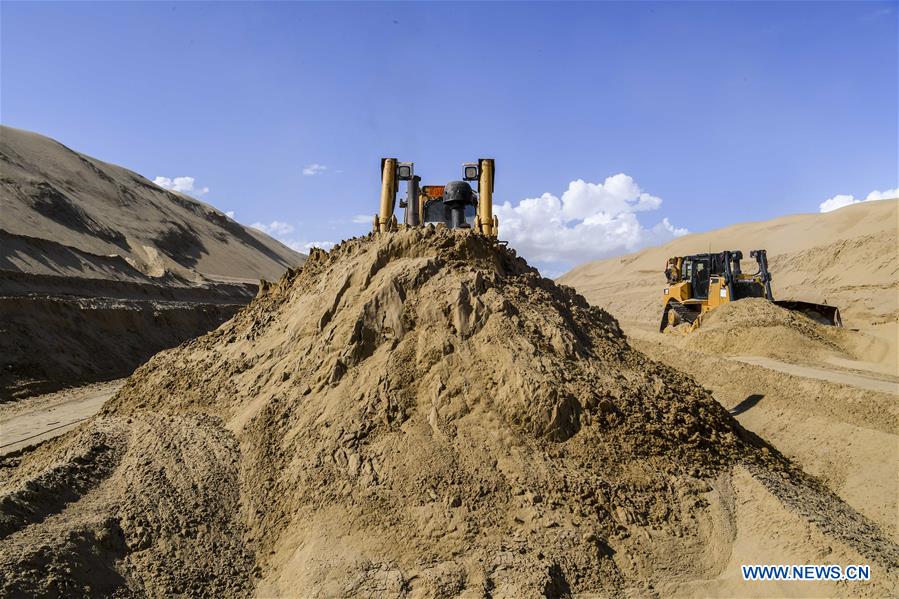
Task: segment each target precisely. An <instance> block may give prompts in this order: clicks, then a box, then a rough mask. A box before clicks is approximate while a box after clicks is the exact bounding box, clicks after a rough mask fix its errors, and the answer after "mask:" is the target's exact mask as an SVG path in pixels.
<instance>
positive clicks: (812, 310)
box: [774, 300, 843, 327]
mask: <svg viewBox="0 0 899 599" xmlns="http://www.w3.org/2000/svg"><path fill="white" fill-rule="evenodd" d="M774 303H775V304H777V305H778V306H780V307H781V308H786V309H787V310H795V311H796V312H802V313H803V314H805V315H806V316H808V317H809V318H811V319H812V320H814V321H815V322H819V323H821V324H826V325H830V326H833V327H841V326H843V320H842V319H841V318H840V309H839V308H837V307H836V306H828V305H827V304H815V303H812V302H801V301H794V300H777V301H775V302H774Z"/></svg>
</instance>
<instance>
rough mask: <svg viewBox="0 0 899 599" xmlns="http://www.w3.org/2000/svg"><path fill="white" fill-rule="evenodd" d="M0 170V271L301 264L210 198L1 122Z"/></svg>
mask: <svg viewBox="0 0 899 599" xmlns="http://www.w3.org/2000/svg"><path fill="white" fill-rule="evenodd" d="M0 168H2V176H0V212H2V214H3V224H2V231H3V235H4V237H3V243H2V244H0V269H2V270H11V271H19V272H27V273H34V274H44V275H54V276H76V277H95V278H109V277H113V278H119V279H127V280H135V281H146V280H147V279H151V280H152V279H156V278H159V277H163V276H165V275H166V274H171V275H172V276H174V277H180V278H181V279H184V280H185V281H202V280H203V277H204V275H210V276H216V275H220V276H228V277H237V278H244V279H252V280H258V279H260V278H267V279H275V278H278V277H280V276H281V274H282V273H283V272H284V269H286V268H287V267H290V266H296V265H298V264H300V263H302V260H303V255H302V254H299V253H297V252H294V251H293V250H291V249H290V248H288V247H286V246H285V245H283V244H282V243H280V242H278V241H275V240H274V239H272V238H271V237H269V236H267V235H265V234H264V233H261V232H259V231H256V230H254V229H250V228H249V227H244V226H243V225H241V224H239V223H237V222H235V221H234V220H231V219H229V218H228V217H227V216H226V215H225V214H224V213H222V212H221V211H219V210H216V209H215V208H213V207H212V206H209V205H208V204H205V203H203V202H200V201H198V200H196V199H194V198H192V197H189V196H186V195H184V194H181V193H177V192H172V191H168V190H166V189H163V188H161V187H159V186H157V185H155V184H153V183H152V182H151V181H148V180H147V179H145V178H144V177H141V176H140V175H138V174H136V173H134V172H132V171H129V170H127V169H125V168H122V167H120V166H116V165H113V164H109V163H106V162H103V161H100V160H97V159H96V158H92V157H90V156H87V155H84V154H81V153H78V152H76V151H74V150H71V149H69V148H67V147H66V146H64V145H62V144H60V143H59V142H56V141H54V140H52V139H50V138H48V137H44V136H42V135H39V134H37V133H32V132H29V131H23V130H21V129H15V128H12V127H7V126H3V125H0ZM104 259H105V260H104ZM110 261H112V262H110ZM115 261H119V262H126V263H127V265H122V264H118V263H116V262H115ZM110 266H111V267H110ZM128 266H130V268H131V269H134V270H136V271H138V272H137V273H134V272H130V271H129V270H130V269H129V268H128Z"/></svg>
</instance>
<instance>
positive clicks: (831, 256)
mask: <svg viewBox="0 0 899 599" xmlns="http://www.w3.org/2000/svg"><path fill="white" fill-rule="evenodd" d="M897 205H899V202H897V201H896V200H887V201H878V202H865V203H862V204H857V205H854V206H849V207H846V208H843V209H840V210H837V211H834V212H830V213H826V214H807V215H798V216H790V217H785V218H780V219H776V220H772V221H767V222H759V223H746V224H741V225H736V226H733V227H728V228H725V229H721V230H718V231H712V232H709V233H703V234H697V235H688V236H686V237H683V238H681V239H677V240H675V241H673V242H671V243H669V244H667V245H665V246H662V247H656V248H650V249H647V250H644V251H642V252H638V253H636V254H631V255H628V256H623V257H620V258H614V259H610V260H603V261H598V262H593V263H589V264H585V265H582V266H580V267H578V268H576V269H574V270H572V271H571V272H569V273H568V274H566V275H564V276H563V277H561V278H560V282H562V283H564V284H567V285H572V286H574V287H575V288H576V289H577V290H578V291H579V292H581V293H583V294H584V296H585V297H586V298H587V299H588V300H589V301H590V302H591V303H592V304H594V305H597V306H601V307H603V308H605V309H607V310H609V311H610V312H612V313H613V314H615V316H616V317H617V318H618V319H619V321H620V322H621V324H622V328H623V329H624V330H625V332H626V333H627V335H628V337H629V340H630V342H631V343H632V344H633V345H634V346H635V347H637V348H638V349H640V350H641V351H643V352H645V353H646V354H647V355H649V356H651V357H653V358H655V359H657V360H660V361H662V362H664V363H666V364H668V365H670V366H672V367H674V368H677V369H679V370H681V371H683V372H686V373H689V374H690V375H692V376H693V377H694V378H695V379H696V380H697V382H699V383H700V384H702V385H703V386H704V387H706V388H708V389H710V390H711V391H712V392H713V393H714V396H715V398H716V399H717V400H718V401H719V402H720V403H721V404H722V405H724V406H726V407H727V408H730V409H731V410H732V412H734V414H735V416H736V418H737V419H738V420H739V422H740V423H741V424H742V425H743V426H745V427H746V428H747V429H748V430H751V431H753V432H755V433H757V434H758V435H760V436H761V437H762V438H764V439H765V440H767V441H768V442H770V443H772V444H773V445H774V446H775V447H777V448H778V449H779V450H780V451H782V452H783V453H784V455H786V456H787V457H789V458H791V459H792V460H794V462H795V463H797V464H798V465H799V466H801V467H802V468H803V469H804V470H805V471H806V472H808V473H810V474H813V475H814V476H816V477H819V478H820V479H821V480H822V481H823V482H824V483H825V484H827V485H828V487H829V488H830V489H832V490H833V491H834V492H835V493H837V494H838V495H839V496H840V497H842V498H843V499H844V500H845V501H846V502H848V503H849V504H850V505H852V506H853V507H854V508H855V509H857V510H858V511H859V512H861V513H863V514H865V515H866V516H868V517H869V518H871V519H872V520H873V521H875V522H876V523H877V524H878V525H879V526H881V527H882V530H883V531H884V533H885V534H887V535H888V536H890V537H891V538H892V539H893V540H894V541H896V540H897V539H899V537H897V534H899V533H897V524H896V523H897V518H896V514H897V513H899V507H897V494H899V492H897V477H896V472H897V467H899V439H897V430H899V408H897V397H899V372H897V369H899V364H897V331H899V328H897V321H899V260H897V255H899V244H897V230H899V221H897ZM710 247H711V248H712V251H716V250H717V251H720V250H723V249H740V250H742V251H743V253H744V255H745V256H748V255H749V250H751V249H757V248H764V249H767V250H768V254H769V260H770V267H771V272H772V278H773V280H772V286H773V290H774V296H775V298H777V299H804V300H808V301H814V302H827V303H829V304H832V305H836V306H838V307H839V308H840V311H841V313H842V316H843V322H844V324H845V327H844V328H842V329H837V328H833V327H826V326H821V325H819V324H817V323H814V322H812V321H810V320H808V319H806V318H803V317H802V316H797V315H796V314H795V313H791V312H788V311H786V310H782V309H780V308H777V307H776V306H772V305H771V304H769V303H767V302H765V301H762V300H743V301H741V302H737V303H735V304H733V305H730V306H726V307H725V308H722V309H721V310H720V311H719V313H712V314H711V315H710V317H709V318H708V319H706V320H705V321H704V323H703V326H702V327H701V328H700V329H699V331H698V332H695V333H692V334H690V335H682V334H680V333H679V332H677V331H669V332H668V333H666V334H660V333H658V322H659V319H660V316H661V291H662V288H663V287H664V286H665V277H664V274H663V264H664V263H665V260H666V259H667V258H668V257H670V256H677V255H686V254H690V253H699V252H706V251H708V250H709V248H710ZM749 264H751V262H750V263H749ZM744 266H746V263H745V262H744ZM747 271H749V269H747Z"/></svg>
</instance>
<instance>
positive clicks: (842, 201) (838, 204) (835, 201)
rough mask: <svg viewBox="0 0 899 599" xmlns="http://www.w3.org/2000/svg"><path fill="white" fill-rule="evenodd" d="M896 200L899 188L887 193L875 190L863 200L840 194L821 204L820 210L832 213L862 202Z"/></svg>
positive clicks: (888, 190) (889, 190)
mask: <svg viewBox="0 0 899 599" xmlns="http://www.w3.org/2000/svg"><path fill="white" fill-rule="evenodd" d="M895 198H899V188H896V189H887V190H886V191H877V190H874V191H872V192H871V193H869V194H868V195H867V196H866V197H865V199H863V200H856V199H855V196H853V195H846V194H838V195H835V196H833V197H832V198H828V199H826V200H824V201H823V202H821V204H820V205H819V206H818V209H819V210H820V211H821V212H832V211H834V210H838V209H840V208H843V207H845V206H851V205H852V204H860V203H862V202H876V201H878V200H892V199H895Z"/></svg>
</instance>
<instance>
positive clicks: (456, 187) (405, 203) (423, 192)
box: [372, 158, 499, 238]
mask: <svg viewBox="0 0 899 599" xmlns="http://www.w3.org/2000/svg"><path fill="white" fill-rule="evenodd" d="M414 168H415V165H414V164H413V163H412V162H399V161H398V160H397V159H396V158H382V159H381V208H380V212H379V213H378V214H377V215H375V218H374V221H373V223H372V230H373V231H374V232H375V233H384V232H387V231H395V230H396V229H397V228H398V227H399V223H398V222H397V218H396V215H395V214H394V210H395V209H396V194H397V191H398V189H397V188H398V185H399V182H400V181H406V197H405V199H403V200H400V208H404V209H405V213H404V215H403V225H405V226H407V227H420V226H422V225H428V224H434V225H440V224H442V225H445V226H446V227H449V228H451V229H472V230H473V231H474V232H477V233H480V234H482V235H486V236H488V237H494V238H495V237H496V236H497V234H498V232H499V219H498V218H497V217H496V215H494V214H493V175H494V173H495V172H496V171H495V167H494V161H493V159H492V158H481V159H479V160H478V161H477V162H466V163H465V164H463V165H462V180H461V181H450V182H449V183H447V184H446V185H424V186H423V185H421V177H419V176H418V175H416V174H415V170H414ZM470 181H475V182H477V191H475V190H474V189H472V187H471V185H470V184H469V182H470Z"/></svg>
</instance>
